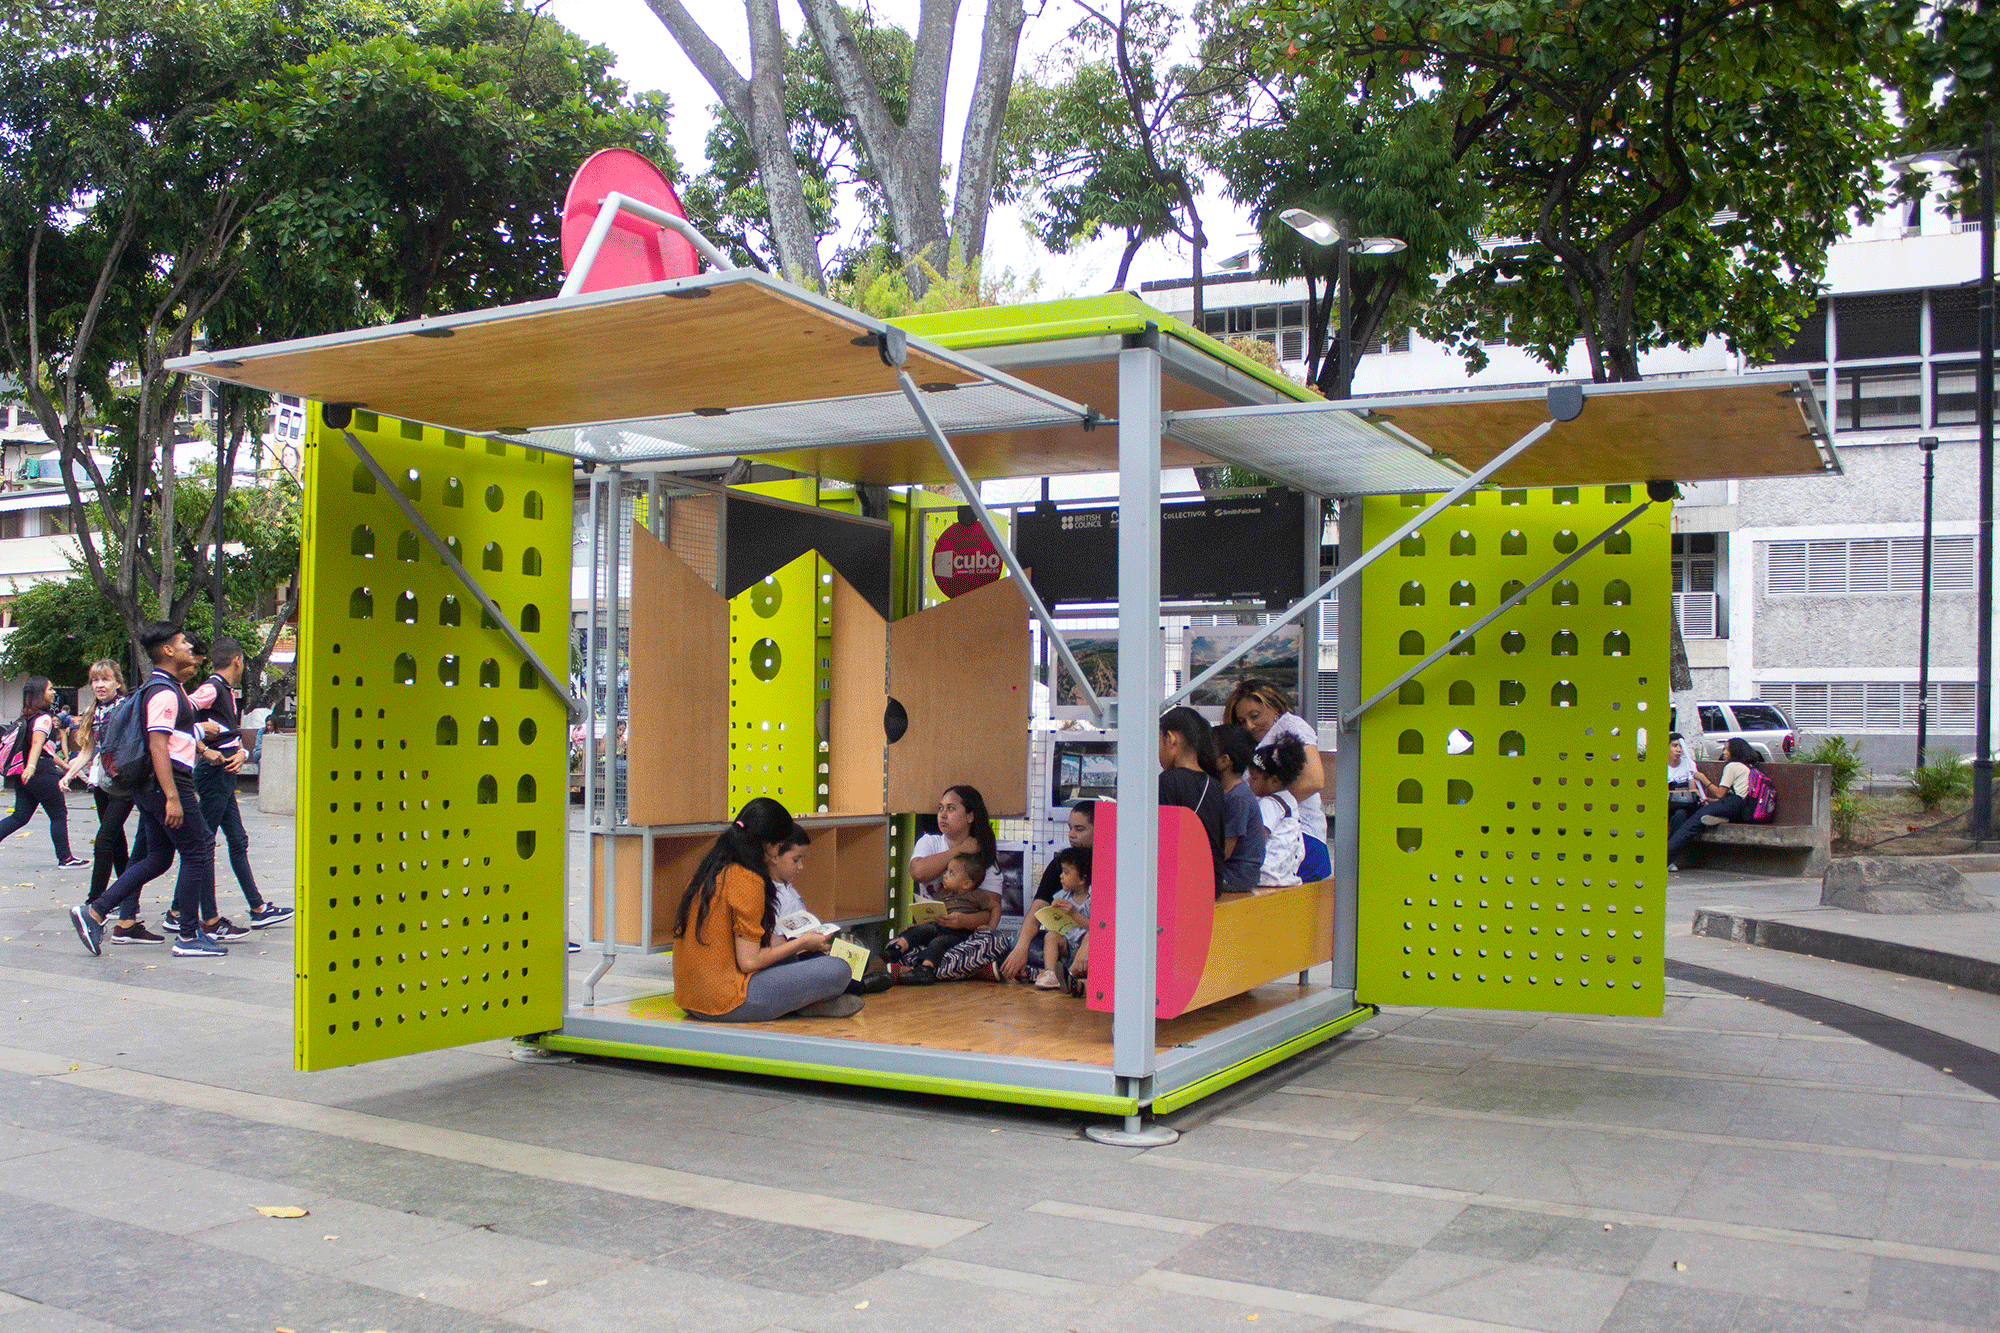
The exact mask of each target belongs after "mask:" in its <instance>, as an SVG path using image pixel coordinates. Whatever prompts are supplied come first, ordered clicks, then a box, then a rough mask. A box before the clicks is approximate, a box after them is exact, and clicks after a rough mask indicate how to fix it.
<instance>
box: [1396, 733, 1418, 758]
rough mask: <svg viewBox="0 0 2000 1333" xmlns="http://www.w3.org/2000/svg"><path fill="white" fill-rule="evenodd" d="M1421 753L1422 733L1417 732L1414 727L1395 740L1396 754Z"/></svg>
mask: <svg viewBox="0 0 2000 1333" xmlns="http://www.w3.org/2000/svg"><path fill="white" fill-rule="evenodd" d="M1423 752H1424V733H1423V732H1421V731H1418V730H1417V729H1416V728H1415V727H1412V728H1410V729H1409V730H1407V731H1405V732H1404V733H1403V734H1402V735H1400V736H1398V737H1397V738H1396V753H1397V754H1422V753H1423Z"/></svg>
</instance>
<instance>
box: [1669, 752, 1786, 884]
mask: <svg viewBox="0 0 2000 1333" xmlns="http://www.w3.org/2000/svg"><path fill="white" fill-rule="evenodd" d="M1724 758H1725V759H1726V760H1727V762H1726V763H1724V764H1723V766H1722V779H1721V781H1720V782H1710V781H1709V780H1708V777H1707V775H1706V774H1704V773H1702V771H1701V770H1700V769H1696V770H1695V774H1694V785H1695V789H1696V790H1698V791H1699V792H1700V793H1701V794H1702V796H1703V798H1704V800H1703V803H1702V805H1701V807H1700V808H1699V809H1698V810H1696V811H1695V812H1694V814H1693V815H1692V816H1690V817H1689V818H1687V819H1685V820H1683V821H1681V824H1680V826H1679V827H1678V828H1676V829H1675V830H1674V831H1673V833H1672V835H1671V836H1669V837H1668V838H1667V869H1668V870H1677V869H1679V866H1678V865H1677V864H1676V862H1677V859H1678V858H1679V856H1680V851H1681V848H1683V847H1685V846H1687V845H1688V844H1689V843H1690V842H1693V841H1694V840H1695V839H1696V838H1699V837H1700V836H1701V835H1702V834H1703V833H1705V832H1707V831H1708V829H1709V827H1710V826H1711V825H1715V824H1727V823H1730V822H1731V821H1733V820H1739V819H1741V818H1743V816H1745V815H1747V814H1749V813H1750V805H1749V801H1748V797H1749V795H1750V770H1751V769H1753V768H1762V767H1763V766H1764V761H1763V759H1761V758H1760V757H1759V756H1758V754H1757V752H1756V751H1755V750H1753V749H1751V748H1750V742H1749V741H1746V740H1744V739H1743V738H1742V737H1741V736H1731V737H1730V738H1729V748H1728V751H1727V753H1726V754H1725V756H1724Z"/></svg>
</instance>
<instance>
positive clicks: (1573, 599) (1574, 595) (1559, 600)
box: [1549, 579, 1583, 606]
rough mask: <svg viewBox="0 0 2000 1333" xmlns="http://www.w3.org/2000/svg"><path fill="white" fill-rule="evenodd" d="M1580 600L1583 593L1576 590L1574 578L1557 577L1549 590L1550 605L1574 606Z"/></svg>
mask: <svg viewBox="0 0 2000 1333" xmlns="http://www.w3.org/2000/svg"><path fill="white" fill-rule="evenodd" d="M1582 600H1583V594H1582V592H1581V591H1579V590H1578V588H1577V586H1576V580H1574V579H1557V580H1556V582H1555V587H1553V588H1551V589H1550V590H1549V605H1551V606H1575V605H1576V604H1577V603H1578V602H1580V601H1582Z"/></svg>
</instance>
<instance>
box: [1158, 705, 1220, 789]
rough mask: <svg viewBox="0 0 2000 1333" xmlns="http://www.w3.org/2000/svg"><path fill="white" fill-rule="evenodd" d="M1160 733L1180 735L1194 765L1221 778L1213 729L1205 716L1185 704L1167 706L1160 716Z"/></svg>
mask: <svg viewBox="0 0 2000 1333" xmlns="http://www.w3.org/2000/svg"><path fill="white" fill-rule="evenodd" d="M1160 734H1161V735H1162V736H1178V737H1180V738H1181V740H1183V741H1184V742H1186V743H1187V747H1188V751H1189V753H1191V754H1193V755H1194V762H1195V764H1196V766H1197V767H1199V768H1200V769H1201V771H1202V772H1204V773H1206V774H1208V775H1209V776H1210V777H1212V778H1215V779H1217V780H1220V779H1221V777H1222V761H1221V760H1220V759H1219V758H1218V757H1217V755H1216V750H1215V729H1214V728H1213V727H1211V726H1209V725H1208V719H1207V718H1205V717H1203V716H1202V715H1201V714H1200V713H1197V712H1195V711H1194V709H1192V708H1189V707H1188V706H1187V705H1186V704H1182V705H1181V706H1180V707H1178V708H1169V709H1168V710H1167V711H1166V712H1165V713H1163V714H1161V716H1160Z"/></svg>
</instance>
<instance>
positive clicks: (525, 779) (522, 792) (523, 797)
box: [514, 773, 535, 805]
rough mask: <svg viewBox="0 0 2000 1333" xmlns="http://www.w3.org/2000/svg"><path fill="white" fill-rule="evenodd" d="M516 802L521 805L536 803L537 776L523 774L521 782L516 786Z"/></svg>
mask: <svg viewBox="0 0 2000 1333" xmlns="http://www.w3.org/2000/svg"><path fill="white" fill-rule="evenodd" d="M514 800H515V801H516V802H517V803H518V804H521V805H533V804H534V803H535V775H534V774H532V773H523V774H522V775H521V780H520V781H519V782H517V783H515V784H514Z"/></svg>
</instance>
